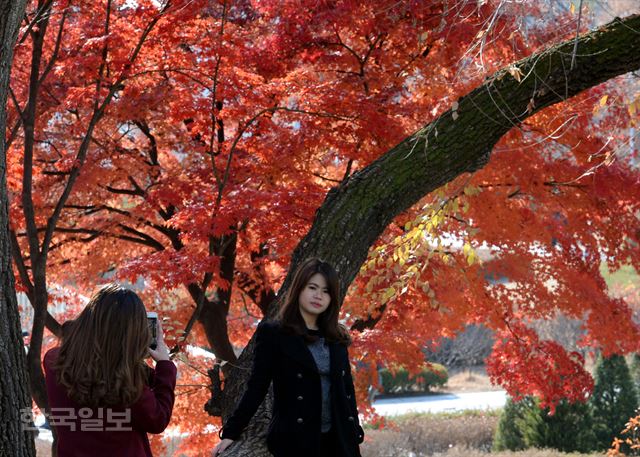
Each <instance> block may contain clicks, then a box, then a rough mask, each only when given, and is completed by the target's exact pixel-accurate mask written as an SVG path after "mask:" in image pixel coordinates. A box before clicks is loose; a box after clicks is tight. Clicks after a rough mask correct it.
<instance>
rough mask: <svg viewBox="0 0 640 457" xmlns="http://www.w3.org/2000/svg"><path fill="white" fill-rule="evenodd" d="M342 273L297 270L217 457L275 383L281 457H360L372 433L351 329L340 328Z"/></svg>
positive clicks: (311, 267) (264, 332) (274, 432)
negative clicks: (363, 420)
mask: <svg viewBox="0 0 640 457" xmlns="http://www.w3.org/2000/svg"><path fill="white" fill-rule="evenodd" d="M339 290H340V289H339V282H338V275H337V273H336V271H335V270H334V269H333V267H331V265H329V264H328V263H326V262H323V261H321V260H319V259H309V260H307V261H305V262H304V263H303V264H302V265H301V266H300V268H299V269H298V270H297V271H296V273H295V275H294V278H293V282H292V284H291V288H290V289H289V292H288V294H287V297H286V299H285V302H284V304H283V306H282V308H281V309H280V312H279V313H278V318H277V320H276V321H275V322H268V321H262V322H261V323H260V324H259V325H258V328H257V330H256V346H255V353H254V360H253V368H252V372H251V376H250V378H249V381H248V382H247V390H246V391H245V393H244V395H243V396H242V398H241V400H240V402H239V404H238V405H237V407H236V410H235V412H234V413H233V414H232V415H231V417H229V419H228V420H227V422H226V423H225V424H224V427H223V428H222V431H221V434H220V437H221V438H222V441H221V442H220V443H219V444H218V445H217V446H216V447H215V449H214V450H213V456H214V457H217V456H219V455H224V451H225V449H226V448H227V447H228V446H229V445H230V444H231V443H232V442H233V441H234V440H237V439H238V438H239V437H240V434H241V433H242V431H243V430H244V428H245V427H246V426H247V424H248V423H249V420H250V419H251V418H252V417H253V415H254V414H255V412H256V410H257V409H258V406H259V405H260V404H261V403H262V401H263V399H264V397H265V395H266V393H267V390H268V388H269V385H270V383H271V381H273V394H274V396H273V417H272V420H271V424H270V426H269V430H268V434H267V447H268V449H269V451H270V452H271V453H272V454H273V455H274V456H275V457H290V456H291V457H293V456H295V457H300V456H304V457H325V456H327V457H328V456H330V457H359V456H360V450H359V446H358V445H359V444H360V443H362V441H363V439H364V431H363V430H362V427H360V424H359V420H358V409H357V406H356V397H355V391H354V387H353V379H352V377H351V367H350V363H349V354H348V351H347V346H348V345H349V344H350V343H351V339H350V337H349V333H348V331H347V329H346V328H345V327H344V326H343V325H341V324H339V323H338V313H339V311H340V304H341V303H340V299H339V296H340V292H339Z"/></svg>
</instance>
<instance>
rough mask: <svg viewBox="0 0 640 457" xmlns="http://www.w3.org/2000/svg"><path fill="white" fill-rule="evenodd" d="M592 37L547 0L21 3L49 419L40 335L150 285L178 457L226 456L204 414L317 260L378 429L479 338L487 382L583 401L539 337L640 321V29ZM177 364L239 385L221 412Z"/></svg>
mask: <svg viewBox="0 0 640 457" xmlns="http://www.w3.org/2000/svg"><path fill="white" fill-rule="evenodd" d="M532 3H535V4H532ZM576 16H577V15H576V13H575V12H571V11H567V10H563V9H559V8H557V7H556V6H554V5H553V2H549V3H547V2H522V4H520V3H518V4H512V3H509V2H508V3H505V2H499V1H488V2H487V1H477V2H476V1H463V2H457V3H456V5H455V6H452V5H450V4H449V2H440V1H436V2H420V1H406V2H397V1H387V0H382V1H380V2H375V4H374V3H373V2H353V1H348V0H345V1H326V2H325V1H323V2H317V1H306V0H300V1H297V2H278V1H271V0H266V1H254V2H251V1H245V0H243V1H237V2H236V1H233V2H231V1H221V2H213V3H212V2H205V1H202V0H195V1H190V2H182V1H172V2H167V3H162V4H158V3H157V2H152V1H147V0H142V1H136V2H126V1H115V0H103V1H97V2H81V3H73V4H70V3H68V2H67V1H65V0H51V1H45V2H40V3H37V2H30V3H29V5H28V7H27V16H26V18H25V21H24V26H23V28H22V30H21V31H20V36H19V38H18V43H17V45H16V47H15V58H14V65H13V73H12V78H11V92H10V97H9V98H10V102H9V104H8V114H7V130H6V138H7V146H8V155H7V164H8V175H7V176H8V187H9V191H10V194H11V206H10V224H11V235H12V237H13V241H14V265H15V271H16V276H17V277H18V279H19V284H18V287H19V289H20V290H22V291H24V292H25V293H27V295H28V296H29V298H30V301H31V303H32V304H33V307H34V319H33V328H32V332H31V336H30V343H31V348H30V351H29V368H30V373H31V375H32V376H31V383H32V391H33V395H34V399H35V401H36V403H37V404H38V405H39V406H41V407H46V395H44V391H43V389H42V387H43V383H42V377H41V368H40V355H41V346H42V344H43V342H44V344H45V346H47V345H51V344H54V340H53V339H50V338H49V339H47V338H44V336H45V334H44V327H45V325H46V327H47V328H48V329H49V330H50V331H51V332H53V333H56V332H59V322H61V321H63V320H65V319H67V318H70V317H72V316H73V315H74V314H75V313H76V312H77V310H78V309H79V307H81V305H82V297H81V296H80V294H84V295H90V293H91V289H92V288H93V287H94V286H95V285H96V284H97V283H100V282H103V281H104V280H106V279H107V278H113V277H115V278H116V279H117V280H121V281H130V282H132V283H136V282H137V281H140V283H142V282H143V281H144V285H145V288H144V290H143V291H142V296H143V298H144V300H145V303H146V304H147V306H148V307H149V308H151V309H154V310H157V311H158V312H159V313H161V314H162V315H164V316H167V317H169V319H170V320H171V323H172V325H170V326H168V329H169V331H170V333H171V334H172V336H173V339H174V341H175V342H176V343H177V344H178V345H179V347H180V348H181V349H182V350H181V355H180V359H181V361H182V363H183V365H182V367H183V368H184V370H183V373H184V375H183V376H182V377H181V384H183V385H184V387H180V388H179V389H181V391H179V395H178V403H177V407H176V411H175V416H174V423H175V425H178V426H179V427H180V428H181V429H182V430H183V431H185V432H189V433H191V435H190V437H189V439H188V440H185V442H184V443H183V448H184V450H185V452H192V453H193V452H196V450H197V449H201V448H202V446H203V445H211V444H212V440H214V439H215V438H214V436H212V434H211V433H205V432H204V431H203V430H204V428H205V426H206V425H207V424H208V423H211V422H212V421H214V423H216V424H219V419H213V418H211V417H209V416H208V415H207V414H206V413H205V412H204V411H202V412H194V408H193V405H194V404H198V403H199V404H204V403H205V402H206V401H207V400H210V401H209V403H208V411H209V412H210V413H212V414H214V415H224V414H227V413H228V412H229V410H230V409H231V408H232V407H233V405H234V404H235V400H236V399H237V395H239V393H240V392H241V391H242V389H243V387H244V382H243V380H244V379H245V378H246V370H234V369H233V368H232V365H237V364H239V365H245V364H247V363H249V362H250V359H251V357H252V345H251V344H249V346H248V347H247V350H245V351H244V352H243V354H242V356H241V357H240V358H239V359H238V358H237V348H238V347H241V346H243V345H245V344H246V343H247V342H248V341H249V340H250V337H251V334H252V333H253V328H255V325H256V323H257V322H258V321H259V320H260V319H261V318H262V317H263V316H265V315H272V313H273V311H274V309H275V307H276V306H277V305H278V303H279V301H278V298H279V297H281V296H282V295H283V292H284V291H285V290H286V288H287V285H288V281H289V280H288V277H287V271H288V269H289V268H290V267H292V266H295V265H297V264H298V263H299V262H300V261H301V260H302V259H303V258H304V257H307V256H311V255H316V256H321V257H323V258H324V259H326V260H328V261H330V262H332V263H333V264H334V265H336V267H337V269H338V270H339V272H340V275H341V278H342V280H343V284H342V293H343V294H345V295H346V299H345V303H344V306H343V318H344V321H345V323H346V324H347V325H349V326H350V328H351V329H352V331H353V336H354V345H353V347H352V348H351V350H350V351H351V356H352V358H353V359H354V361H357V362H358V367H359V369H358V371H357V374H356V382H357V386H356V387H357V391H358V397H359V405H362V410H363V411H366V413H367V415H368V416H370V417H371V418H374V416H373V411H372V409H371V408H370V406H369V405H368V404H367V389H368V387H369V385H371V384H375V383H377V376H376V367H377V365H378V364H379V363H385V364H386V363H391V362H397V363H400V364H404V365H406V366H408V367H410V371H411V370H414V371H416V370H418V369H419V367H418V365H419V363H418V362H420V361H421V360H422V358H423V355H422V351H421V350H422V348H423V347H424V345H425V344H427V343H428V342H429V341H434V340H438V338H440V337H443V336H452V335H454V334H455V333H456V332H458V331H459V330H461V329H463V328H464V326H465V325H466V324H468V323H483V324H485V325H486V326H488V327H489V328H491V329H492V330H493V331H495V332H496V335H497V339H496V341H497V342H496V346H495V348H494V352H493V355H492V356H491V357H490V359H489V360H488V370H489V373H490V374H491V376H492V378H493V379H494V380H495V381H496V382H498V383H500V384H502V385H503V386H505V387H506V388H507V389H508V390H509V392H510V393H512V394H516V395H517V394H519V393H535V394H537V395H539V396H541V397H542V398H543V399H544V400H545V401H546V402H549V403H551V404H553V403H554V402H556V401H558V400H559V399H560V398H561V397H568V398H571V399H578V398H584V397H585V395H587V394H588V392H589V389H590V388H591V385H592V380H591V377H590V375H589V374H588V373H587V372H586V371H585V369H584V360H583V358H582V356H581V355H580V354H578V353H572V352H567V351H566V350H565V349H564V348H562V347H561V346H560V345H559V344H558V343H556V342H554V341H549V340H545V339H544V338H542V337H540V336H539V335H538V334H537V333H536V331H535V330H534V329H533V328H532V327H531V325H529V324H530V323H531V321H532V320H536V319H552V318H554V317H555V316H556V315H557V314H558V313H561V314H563V315H566V316H569V317H572V318H576V319H583V320H584V329H585V334H584V339H583V342H582V343H583V344H584V346H585V347H586V348H597V349H602V350H603V351H604V352H605V353H611V352H629V351H634V350H637V345H638V343H637V342H638V340H639V339H638V336H639V335H638V327H637V325H636V323H635V322H634V321H633V319H631V316H632V308H631V304H630V303H629V301H628V300H625V299H622V298H615V297H613V296H612V295H611V294H610V292H611V291H610V290H608V286H607V284H606V283H605V281H604V278H603V276H602V274H601V272H600V268H601V266H602V264H603V263H606V264H607V265H608V267H609V268H611V269H617V268H618V267H620V266H621V265H622V264H630V265H632V266H634V267H635V268H636V269H638V268H639V258H638V249H637V243H638V242H640V233H639V231H638V217H637V212H638V209H639V202H640V198H639V197H640V195H639V192H640V186H638V185H637V181H638V178H637V169H636V168H634V163H635V162H634V161H636V160H637V150H636V149H634V148H633V147H631V145H632V144H633V142H632V141H630V138H629V129H630V128H631V127H634V126H636V124H637V113H638V110H639V109H640V103H639V102H638V100H637V98H636V97H635V94H634V93H633V89H630V88H632V87H633V78H632V77H629V76H620V77H619V78H616V76H619V75H624V74H626V73H628V72H630V71H632V70H636V69H638V68H640V52H638V50H639V48H640V43H639V40H640V38H639V37H638V34H637V33H636V32H634V30H638V29H640V18H639V17H638V16H630V17H627V18H626V19H624V20H615V21H613V22H611V23H610V24H608V25H607V26H605V27H604V28H602V29H600V30H597V31H594V32H591V33H588V34H583V35H582V36H581V37H580V39H579V40H577V42H576V40H574V38H575V36H576V32H577V31H579V32H581V33H583V32H587V31H588V28H589V27H590V24H592V22H591V23H590V22H589V21H588V20H587V18H588V17H589V16H588V15H587V13H586V12H585V17H583V22H582V23H581V25H577V23H576V19H577V18H576ZM543 17H544V18H545V19H544V20H540V21H537V20H531V18H543ZM177 24H178V26H176V25H177ZM578 27H579V28H578ZM555 43H560V44H557V45H556V46H552V45H554V44H555ZM576 43H577V44H576ZM613 78H616V79H613ZM609 80H611V81H610V82H609V83H606V84H600V83H603V82H605V81H609ZM485 252H486V253H485ZM487 253H488V254H487ZM140 283H139V284H140ZM276 291H279V292H278V294H276ZM60 302H64V303H65V304H66V305H67V306H66V310H65V311H64V312H57V313H56V312H54V305H55V304H56V303H60ZM194 324H195V325H194ZM185 333H187V334H188V336H187V339H186V341H183V340H182V339H181V338H180V337H181V336H182V335H183V334H185ZM185 343H189V344H190V345H194V346H203V347H207V348H210V349H212V350H213V352H214V353H215V354H216V356H217V357H219V358H221V359H223V360H227V361H230V362H232V363H231V364H226V365H224V366H223V367H222V375H223V376H224V379H225V389H224V393H220V392H218V390H217V389H218V388H219V381H220V380H219V379H218V375H220V372H219V371H216V372H215V373H214V374H212V375H211V376H212V378H211V380H210V379H209V376H208V375H206V374H205V373H206V371H207V369H208V368H210V365H211V361H210V360H208V359H206V358H203V357H202V356H196V355H193V354H191V353H189V352H188V351H186V350H185V349H184V348H185ZM209 383H212V385H213V392H214V395H213V397H212V398H209V397H210V391H209V389H207V388H206V386H207V385H208V384H209ZM153 446H154V448H155V449H159V446H161V443H160V442H159V440H158V441H156V442H154V444H153ZM247 446H258V444H256V443H253V442H249V443H247ZM253 455H257V454H253Z"/></svg>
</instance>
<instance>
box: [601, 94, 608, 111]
mask: <svg viewBox="0 0 640 457" xmlns="http://www.w3.org/2000/svg"><path fill="white" fill-rule="evenodd" d="M608 99H609V96H608V95H603V96H602V98H601V99H600V107H601V108H602V107H604V105H606V104H607V100H608Z"/></svg>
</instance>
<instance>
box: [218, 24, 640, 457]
mask: <svg viewBox="0 0 640 457" xmlns="http://www.w3.org/2000/svg"><path fill="white" fill-rule="evenodd" d="M639 31H640V15H634V16H629V17H627V18H625V19H618V18H616V19H615V20H614V21H613V22H611V23H609V24H607V25H606V26H604V27H602V28H600V29H598V30H596V31H593V32H591V33H588V34H586V35H583V36H582V37H581V38H580V39H579V42H578V48H577V49H578V51H577V55H576V59H575V65H574V67H573V70H570V68H572V66H571V59H572V54H573V47H574V40H569V41H566V42H564V43H560V44H559V45H557V46H554V47H552V48H550V49H547V50H545V51H542V52H539V53H537V54H535V55H532V56H530V57H528V58H526V59H523V60H521V61H519V62H516V63H515V64H514V65H512V66H511V68H512V69H513V67H514V66H515V67H517V68H518V69H519V70H520V73H521V74H522V78H521V80H520V81H518V80H516V79H515V78H514V76H512V73H510V72H509V71H508V70H507V69H504V70H501V71H499V72H497V73H496V74H494V75H493V76H492V77H491V78H489V79H487V80H486V81H485V83H484V84H483V85H482V86H480V87H478V88H477V89H475V90H473V91H472V92H470V93H469V94H467V95H466V96H464V97H461V98H460V99H459V100H458V107H457V109H456V110H455V114H456V115H455V116H454V110H450V111H447V112H446V113H444V114H443V115H441V116H440V117H439V118H438V119H436V120H435V121H433V122H432V123H430V124H428V125H426V126H424V127H423V128H422V129H420V130H419V131H417V132H415V133H414V134H413V135H411V136H409V137H408V138H406V139H405V140H404V141H402V142H401V143H400V144H398V145H397V146H395V147H394V148H393V149H391V150H390V151H388V152H387V153H385V154H384V155H383V156H381V157H380V158H379V159H378V160H376V161H375V162H373V163H371V164H370V165H369V166H367V167H366V168H364V169H362V170H361V171H359V172H357V173H355V174H353V175H352V176H351V177H350V178H349V179H348V180H347V181H345V182H343V184H341V185H340V186H338V187H335V188H333V189H331V190H330V191H329V193H328V194H327V197H326V199H325V201H324V203H323V204H322V206H321V207H320V208H319V209H318V211H317V213H316V215H315V220H314V222H313V226H312V227H311V229H310V231H309V233H308V234H307V235H306V236H305V237H304V238H303V239H302V241H301V242H300V244H299V245H298V246H297V247H296V249H295V251H294V254H293V256H292V261H291V266H290V272H291V271H294V270H295V268H296V267H297V265H299V264H300V262H301V261H302V260H304V259H305V258H307V257H311V256H318V257H321V258H323V259H324V260H326V261H328V262H331V263H332V264H333V265H334V266H336V269H337V270H338V272H339V274H340V277H341V281H342V289H341V293H342V296H344V295H345V293H346V291H347V288H348V287H349V285H350V284H351V282H352V281H353V280H354V278H355V277H356V275H357V273H358V271H359V270H360V267H361V265H362V263H363V262H364V261H365V260H366V257H367V253H368V251H369V248H370V246H371V245H372V244H373V243H374V242H375V240H376V239H377V238H378V237H379V236H380V234H381V233H382V232H383V230H384V229H385V228H386V227H387V225H389V223H391V221H392V220H393V218H394V217H395V216H397V215H398V214H399V213H401V212H402V211H404V210H406V209H408V208H410V207H411V206H412V205H413V204H415V203H416V202H418V201H419V200H420V199H421V198H422V197H424V196H425V195H427V194H429V193H430V192H432V191H433V190H435V189H437V188H439V187H441V186H443V185H444V184H446V183H447V182H450V181H451V180H453V179H454V178H456V177H457V176H459V175H460V174H462V173H467V172H473V171H476V170H478V169H480V168H482V167H483V166H484V165H486V163H487V162H488V160H489V157H490V154H491V150H492V149H493V147H494V145H495V144H496V143H497V142H498V140H499V139H500V138H501V137H502V136H503V135H504V134H506V133H507V132H508V131H509V130H510V129H511V128H513V127H514V126H517V125H518V124H519V123H521V122H522V121H523V120H524V119H526V118H527V117H529V116H531V115H533V114H535V113H536V112H538V111H540V110H542V109H544V108H546V107H548V106H550V105H553V104H555V103H558V102H561V101H564V100H567V99H568V98H570V97H572V96H574V95H576V94H578V93H580V92H581V91H583V90H585V89H589V88H591V87H593V86H596V85H598V84H600V83H602V82H604V81H607V80H609V79H611V78H614V77H616V76H619V75H622V74H625V73H628V72H630V71H633V70H637V69H638V68H640V32H639ZM512 71H513V70H512ZM454 118H455V119H454ZM291 279H292V277H291V274H290V273H289V274H288V275H287V278H286V279H285V281H284V283H283V286H282V288H281V290H280V291H279V293H278V297H279V298H278V299H277V300H276V301H275V302H274V303H273V304H272V305H271V306H270V308H269V310H268V312H267V315H268V316H271V315H273V314H274V313H275V310H276V309H277V307H278V306H279V305H280V301H281V299H282V297H283V296H284V295H285V292H286V290H287V289H288V287H289V285H290V282H291ZM253 349H254V339H253V338H252V340H251V341H250V342H249V344H248V345H247V347H246V348H245V350H244V351H243V353H242V355H241V356H240V358H239V359H238V361H237V362H236V364H234V366H229V365H225V367H224V368H226V369H225V370H224V371H225V379H226V382H225V384H226V386H225V390H224V391H223V394H222V395H223V399H222V401H221V404H222V417H223V420H224V419H226V417H227V416H228V415H229V414H230V413H231V412H232V411H233V409H234V407H235V404H236V403H237V401H238V400H239V397H240V395H241V394H242V391H243V389H244V386H245V385H246V381H247V379H248V376H249V373H250V371H249V368H250V367H251V361H252V357H253ZM218 400H219V399H218ZM213 401H215V400H213V399H212V402H210V403H213ZM216 403H217V402H216ZM265 417H266V418H267V419H265ZM268 417H270V403H269V402H268V401H265V403H264V404H263V405H262V407H261V409H260V410H259V411H258V413H257V414H256V417H255V418H254V421H253V422H252V423H251V424H250V425H249V427H248V429H247V431H246V433H245V437H247V438H244V439H243V440H241V441H240V442H238V443H234V446H233V448H231V449H230V451H229V455H230V456H234V457H237V456H252V457H262V456H268V455H269V454H268V452H267V451H266V449H264V447H263V444H262V443H261V442H260V443H258V442H257V441H258V440H256V437H261V436H264V434H265V433H266V427H267V425H268V423H269V421H268ZM248 437H251V438H248ZM244 440H246V441H244Z"/></svg>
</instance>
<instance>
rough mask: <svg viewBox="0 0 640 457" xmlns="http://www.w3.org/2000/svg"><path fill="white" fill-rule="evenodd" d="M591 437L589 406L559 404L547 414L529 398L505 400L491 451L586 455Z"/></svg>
mask: <svg viewBox="0 0 640 457" xmlns="http://www.w3.org/2000/svg"><path fill="white" fill-rule="evenodd" d="M594 443H595V434H594V433H593V430H592V419H591V414H590V409H589V405H588V404H586V403H579V402H578V403H569V402H568V401H565V400H563V401H562V402H560V403H559V404H558V405H557V406H556V409H555V412H554V413H553V414H551V411H550V410H549V408H541V407H540V402H539V401H538V400H537V399H535V398H533V397H525V398H524V399H522V400H520V401H518V402H515V401H513V400H512V399H508V401H507V404H506V406H505V409H504V410H503V412H502V415H501V416H500V420H499V422H498V427H497V429H496V434H495V438H494V442H493V449H494V451H506V450H510V451H518V450H523V449H527V448H530V447H536V448H554V449H557V450H559V451H562V452H574V451H578V452H588V451H590V450H591V449H593V447H594Z"/></svg>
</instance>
